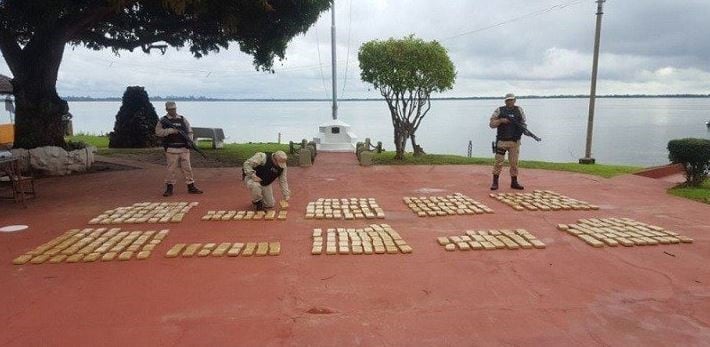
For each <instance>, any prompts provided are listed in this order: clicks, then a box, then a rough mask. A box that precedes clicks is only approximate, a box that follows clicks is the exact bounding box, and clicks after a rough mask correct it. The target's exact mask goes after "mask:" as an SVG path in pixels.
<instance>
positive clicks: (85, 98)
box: [64, 94, 710, 101]
mask: <svg viewBox="0 0 710 347" xmlns="http://www.w3.org/2000/svg"><path fill="white" fill-rule="evenodd" d="M588 97H589V95H582V94H574V95H523V96H518V99H582V98H588ZM500 98H501V97H500V96H465V97H438V98H436V97H432V98H431V99H432V100H493V99H500ZM597 98H620V99H621V98H710V94H609V95H597ZM64 99H65V100H67V101H121V97H118V96H111V97H91V96H67V97H64ZM382 99H383V98H344V99H338V101H381V100H382ZM150 100H152V101H165V100H171V101H330V100H331V99H326V98H294V99H286V98H211V97H206V96H165V97H163V96H151V97H150Z"/></svg>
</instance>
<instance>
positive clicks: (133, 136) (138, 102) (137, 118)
mask: <svg viewBox="0 0 710 347" xmlns="http://www.w3.org/2000/svg"><path fill="white" fill-rule="evenodd" d="M157 123H158V115H157V114H156V113H155V108H154V107H153V104H151V103H150V99H149V98H148V93H146V91H145V89H143V87H139V86H135V87H128V88H126V92H125V93H123V102H122V104H121V108H120V109H119V110H118V114H116V123H115V124H114V126H113V131H112V132H111V133H110V134H109V135H108V136H109V142H108V146H109V148H147V147H155V146H157V145H158V138H157V136H155V125H156V124H157Z"/></svg>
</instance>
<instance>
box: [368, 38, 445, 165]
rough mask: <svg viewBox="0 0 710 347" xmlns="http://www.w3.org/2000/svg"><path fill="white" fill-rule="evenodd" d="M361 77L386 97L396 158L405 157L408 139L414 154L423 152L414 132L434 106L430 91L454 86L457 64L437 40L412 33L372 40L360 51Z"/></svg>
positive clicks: (439, 90)
mask: <svg viewBox="0 0 710 347" xmlns="http://www.w3.org/2000/svg"><path fill="white" fill-rule="evenodd" d="M358 59H359V61H360V69H361V70H362V72H361V73H360V77H361V78H362V80H363V81H365V82H369V83H372V85H373V86H374V87H375V88H376V89H378V90H379V91H380V94H382V96H384V98H385V101H387V106H388V107H389V110H390V116H391V117H392V125H393V127H394V146H395V149H396V155H395V159H403V158H404V151H405V148H406V146H407V139H411V141H412V148H413V149H414V155H419V154H423V153H424V151H423V150H422V148H421V147H420V146H419V145H417V142H416V140H415V135H414V134H415V133H416V131H417V129H419V125H421V123H422V120H423V119H424V116H426V114H427V112H429V110H430V109H431V93H432V92H442V91H445V90H448V89H451V88H452V87H453V84H454V80H455V79H456V71H454V64H453V63H452V62H451V59H449V56H448V54H447V52H446V49H445V48H444V47H443V46H441V45H440V44H439V43H438V42H436V41H432V42H425V41H423V40H422V39H418V38H415V37H414V36H412V35H410V36H407V37H405V38H403V39H401V40H395V39H393V38H390V39H389V40H387V41H378V40H373V41H369V42H366V43H364V44H363V45H362V46H361V47H360V51H359V52H358Z"/></svg>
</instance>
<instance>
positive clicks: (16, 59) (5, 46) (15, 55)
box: [0, 31, 22, 76]
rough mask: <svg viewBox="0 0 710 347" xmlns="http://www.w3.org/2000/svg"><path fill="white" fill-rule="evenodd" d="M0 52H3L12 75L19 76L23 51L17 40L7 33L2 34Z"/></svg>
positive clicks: (0, 34)
mask: <svg viewBox="0 0 710 347" xmlns="http://www.w3.org/2000/svg"><path fill="white" fill-rule="evenodd" d="M0 51H2V55H3V56H4V57H5V61H6V62H7V66H8V67H9V68H10V71H11V72H12V75H13V76H17V75H18V74H19V73H20V70H19V69H20V63H21V61H22V49H21V48H20V45H19V44H18V43H17V40H15V38H14V37H13V36H12V34H10V33H9V32H7V31H4V32H2V33H0Z"/></svg>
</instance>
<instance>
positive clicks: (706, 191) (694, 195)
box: [668, 179, 710, 204]
mask: <svg viewBox="0 0 710 347" xmlns="http://www.w3.org/2000/svg"><path fill="white" fill-rule="evenodd" d="M668 192H669V193H671V194H673V195H675V196H680V197H683V198H686V199H691V200H697V201H700V202H704V203H706V204H710V179H706V180H705V182H703V184H702V185H701V186H700V187H684V186H677V187H675V188H671V189H669V190H668Z"/></svg>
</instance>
